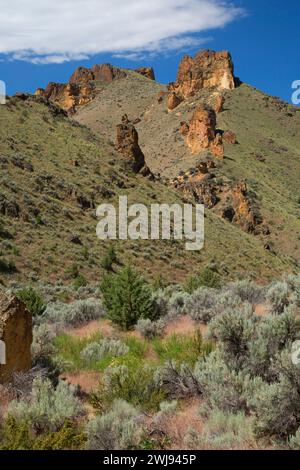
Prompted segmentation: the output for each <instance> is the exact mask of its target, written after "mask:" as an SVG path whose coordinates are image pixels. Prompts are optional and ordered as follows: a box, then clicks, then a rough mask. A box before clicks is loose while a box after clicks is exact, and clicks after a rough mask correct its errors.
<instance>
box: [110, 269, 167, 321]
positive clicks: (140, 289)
mask: <svg viewBox="0 0 300 470" xmlns="http://www.w3.org/2000/svg"><path fill="white" fill-rule="evenodd" d="M101 291H102V294H103V299H104V305H105V307H106V310H107V313H108V317H109V318H110V319H111V320H112V321H113V322H114V323H116V324H117V325H119V326H120V327H121V328H122V329H124V330H129V329H131V328H132V327H133V326H134V325H135V324H136V323H137V322H138V320H139V319H140V318H149V319H150V320H155V319H156V317H157V315H158V313H157V309H156V308H155V302H154V300H153V298H152V292H151V289H150V288H149V286H148V284H147V283H146V282H145V280H144V279H143V278H142V277H141V276H140V275H139V274H138V273H136V272H135V271H134V270H133V269H132V268H131V267H130V266H126V267H125V268H123V269H122V270H121V271H120V272H119V273H118V274H117V275H115V276H112V275H108V276H105V277H104V279H103V282H102V284H101Z"/></svg>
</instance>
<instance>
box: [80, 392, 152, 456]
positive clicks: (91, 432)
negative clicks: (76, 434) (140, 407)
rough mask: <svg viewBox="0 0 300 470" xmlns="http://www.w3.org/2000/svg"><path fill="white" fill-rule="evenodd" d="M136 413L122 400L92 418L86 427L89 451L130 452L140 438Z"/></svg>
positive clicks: (136, 445)
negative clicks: (105, 411)
mask: <svg viewBox="0 0 300 470" xmlns="http://www.w3.org/2000/svg"><path fill="white" fill-rule="evenodd" d="M138 416H139V413H138V411H137V410H136V409H135V408H134V407H133V406H132V405H130V404H129V403H126V401H124V400H116V401H115V402H114V403H113V404H112V407H111V410H110V411H109V412H108V413H105V414H103V415H102V416H97V417H95V418H93V419H92V420H91V421H90V422H89V423H88V425H87V427H86V434H87V449H89V450H110V451H111V450H132V449H136V448H137V447H138V445H139V443H140V440H141V437H142V432H143V431H142V428H141V426H140V424H139V423H138Z"/></svg>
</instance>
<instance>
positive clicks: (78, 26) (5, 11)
mask: <svg viewBox="0 0 300 470" xmlns="http://www.w3.org/2000/svg"><path fill="white" fill-rule="evenodd" d="M16 4H18V6H19V10H18V9H16ZM108 5H109V6H108ZM25 7H26V8H25ZM23 8H24V11H22V5H21V7H20V2H19V1H18V0H10V2H9V3H8V2H7V1H6V0H0V11H1V14H0V80H4V81H5V82H6V84H7V93H8V94H13V93H15V92H16V91H27V92H33V91H34V90H35V89H36V88H37V87H40V86H41V87H45V86H46V84H47V83H48V82H50V81H56V82H66V81H67V80H68V79H69V77H70V75H71V74H72V73H73V71H74V69H75V68H76V67H78V66H79V65H83V66H86V67H89V66H91V65H92V64H94V63H103V62H110V63H112V64H114V65H118V66H120V67H126V68H127V67H128V68H134V67H137V66H141V65H151V66H153V67H154V69H155V72H156V77H157V80H158V81H160V82H163V83H167V82H170V81H173V80H174V79H175V77H176V71H177V68H178V63H179V61H180V58H181V57H182V55H183V54H184V53H185V52H188V53H189V54H193V53H195V52H196V51H197V50H199V49H200V48H202V47H205V48H210V49H215V50H221V49H228V50H229V51H230V52H231V53H232V56H233V59H234V63H235V69H236V75H237V76H239V77H240V78H241V79H242V80H243V81H245V82H247V83H249V84H251V85H253V86H255V87H257V88H259V89H261V90H263V91H265V92H267V93H269V94H271V95H276V96H280V97H282V98H284V99H286V100H287V101H290V100H291V95H292V89H291V84H292V82H293V81H294V80H300V70H299V48H300V28H299V18H300V2H299V0H288V1H285V2H284V1H282V0H231V1H227V2H226V1H218V0H151V2H149V0H145V2H144V0H126V2H124V1H121V0H110V2H109V3H108V2H106V0H85V2H83V0H52V1H50V0H44V1H43V2H39V1H38V0H27V1H26V5H24V7H23ZM25 9H26V12H25ZM17 12H18V13H17ZM26 15H27V16H26Z"/></svg>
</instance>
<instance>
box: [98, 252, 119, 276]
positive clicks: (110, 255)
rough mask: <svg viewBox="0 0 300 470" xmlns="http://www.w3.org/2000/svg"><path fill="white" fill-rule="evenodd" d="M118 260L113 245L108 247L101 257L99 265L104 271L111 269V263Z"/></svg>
mask: <svg viewBox="0 0 300 470" xmlns="http://www.w3.org/2000/svg"><path fill="white" fill-rule="evenodd" d="M117 262H118V257H117V253H116V251H115V249H114V247H110V248H109V250H108V252H107V254H106V255H105V256H104V257H103V259H102V261H101V267H102V268H103V269H105V271H112V268H113V264H114V263H117Z"/></svg>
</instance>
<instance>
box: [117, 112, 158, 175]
mask: <svg viewBox="0 0 300 470" xmlns="http://www.w3.org/2000/svg"><path fill="white" fill-rule="evenodd" d="M116 149H117V151H118V152H119V153H120V154H121V155H122V156H123V158H124V160H125V162H126V164H127V165H128V166H129V167H130V169H131V170H132V171H134V172H135V173H139V172H141V171H142V173H143V175H144V176H147V175H148V174H150V171H149V170H148V167H147V166H146V164H145V156H144V154H143V152H142V150H141V148H140V146H139V136H138V132H137V130H136V128H135V127H134V125H133V124H132V123H131V122H130V121H129V120H128V117H127V115H124V116H123V118H122V124H119V125H118V126H117V139H116Z"/></svg>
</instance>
